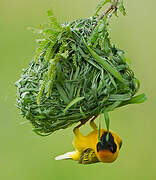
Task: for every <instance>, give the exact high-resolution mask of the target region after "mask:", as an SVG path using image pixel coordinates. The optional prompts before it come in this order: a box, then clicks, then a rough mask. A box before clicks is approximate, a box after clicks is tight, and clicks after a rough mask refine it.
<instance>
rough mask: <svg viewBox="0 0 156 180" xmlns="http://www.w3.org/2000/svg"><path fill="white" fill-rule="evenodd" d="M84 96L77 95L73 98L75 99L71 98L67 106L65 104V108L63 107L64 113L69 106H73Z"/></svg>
mask: <svg viewBox="0 0 156 180" xmlns="http://www.w3.org/2000/svg"><path fill="white" fill-rule="evenodd" d="M84 98H85V97H77V98H75V99H73V100H72V101H71V102H70V103H69V104H68V105H67V106H66V108H65V109H64V111H63V112H64V113H66V112H67V110H68V109H69V108H70V107H71V106H73V105H74V104H76V103H78V102H79V101H81V100H82V99H84Z"/></svg>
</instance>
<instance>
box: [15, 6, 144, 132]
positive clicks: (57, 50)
mask: <svg viewBox="0 0 156 180" xmlns="http://www.w3.org/2000/svg"><path fill="white" fill-rule="evenodd" d="M102 6H103V4H102V3H101V4H100V5H99V6H98V7H97V11H96V14H95V15H94V16H93V17H90V18H86V19H81V20H75V21H73V22H71V23H64V24H61V25H60V24H59V23H57V21H56V19H55V18H54V16H53V14H52V12H51V11H48V17H49V24H48V25H45V26H42V27H41V28H40V29H39V30H35V29H33V30H34V31H35V32H38V33H40V34H42V35H43V37H44V38H43V39H39V40H37V42H38V45H39V46H38V48H37V52H36V57H35V58H34V59H33V60H32V61H31V63H30V64H29V66H28V68H27V69H25V70H23V73H22V76H21V78H20V79H19V80H18V82H17V83H16V86H17V106H18V108H19V109H20V110H21V114H22V115H23V116H24V117H26V118H27V119H28V120H29V121H30V122H31V123H32V125H33V129H34V131H35V132H36V133H38V134H40V135H49V134H51V133H52V132H54V131H56V130H59V129H65V128H67V127H69V126H71V125H72V124H74V123H77V122H79V121H80V122H84V121H85V120H86V119H89V118H91V117H93V116H97V115H99V114H101V113H103V112H104V111H107V112H109V111H112V110H114V109H116V108H118V107H121V106H124V105H127V104H132V103H141V102H143V101H144V100H145V95H144V94H141V95H139V96H136V97H134V95H135V94H136V92H137V91H138V89H139V81H138V80H137V79H136V78H135V77H134V73H133V71H132V70H131V68H130V66H129V64H128V62H127V58H126V57H125V56H124V51H123V50H120V49H119V48H117V47H116V46H115V45H113V44H112V43H111V42H110V36H109V29H108V22H109V19H110V15H111V14H113V13H115V12H116V8H114V9H113V8H112V9H110V10H109V11H107V13H105V14H104V15H99V12H100V10H101V8H102ZM111 7H112V6H111ZM119 9H120V10H121V12H123V14H124V13H125V12H124V8H123V6H122V4H120V8H119Z"/></svg>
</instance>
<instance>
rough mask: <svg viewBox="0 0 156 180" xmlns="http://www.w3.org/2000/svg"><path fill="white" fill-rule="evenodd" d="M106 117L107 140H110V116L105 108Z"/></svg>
mask: <svg viewBox="0 0 156 180" xmlns="http://www.w3.org/2000/svg"><path fill="white" fill-rule="evenodd" d="M104 117H105V123H106V127H107V136H106V141H108V140H109V123H110V122H109V116H108V112H107V110H104Z"/></svg>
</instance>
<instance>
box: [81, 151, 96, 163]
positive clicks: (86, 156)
mask: <svg viewBox="0 0 156 180" xmlns="http://www.w3.org/2000/svg"><path fill="white" fill-rule="evenodd" d="M97 162H99V160H98V158H97V156H96V154H95V152H94V150H93V149H91V148H88V149H85V150H84V151H83V152H82V153H81V155H80V160H79V163H80V164H92V163H97Z"/></svg>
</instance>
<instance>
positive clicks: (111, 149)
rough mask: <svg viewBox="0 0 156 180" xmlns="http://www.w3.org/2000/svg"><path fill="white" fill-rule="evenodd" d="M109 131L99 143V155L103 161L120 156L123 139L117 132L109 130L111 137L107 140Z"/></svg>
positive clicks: (109, 160) (113, 159) (97, 147)
mask: <svg viewBox="0 0 156 180" xmlns="http://www.w3.org/2000/svg"><path fill="white" fill-rule="evenodd" d="M106 136H107V131H106V132H104V133H103V134H102V136H101V137H100V141H99V142H98V143H97V146H96V149H97V155H98V159H99V160H100V161H101V162H113V161H115V160H116V158H117V156H118V152H119V149H120V148H121V145H122V141H121V139H120V138H119V136H118V135H117V134H115V133H111V132H109V139H108V141H107V140H106Z"/></svg>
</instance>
